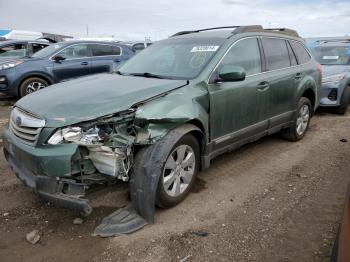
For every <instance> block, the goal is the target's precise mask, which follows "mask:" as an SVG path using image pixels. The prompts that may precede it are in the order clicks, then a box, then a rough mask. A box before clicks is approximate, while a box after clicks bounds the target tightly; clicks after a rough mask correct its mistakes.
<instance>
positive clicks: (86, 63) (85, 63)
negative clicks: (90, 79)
mask: <svg viewBox="0 0 350 262" xmlns="http://www.w3.org/2000/svg"><path fill="white" fill-rule="evenodd" d="M80 64H81V65H88V64H89V62H81V63H80Z"/></svg>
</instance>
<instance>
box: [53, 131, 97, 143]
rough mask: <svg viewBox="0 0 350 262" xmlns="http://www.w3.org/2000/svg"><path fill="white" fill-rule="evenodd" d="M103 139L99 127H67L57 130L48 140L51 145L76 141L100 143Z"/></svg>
mask: <svg viewBox="0 0 350 262" xmlns="http://www.w3.org/2000/svg"><path fill="white" fill-rule="evenodd" d="M100 141H102V138H101V137H100V136H99V129H98V128H97V127H92V128H89V129H88V130H85V131H84V130H83V129H82V128H81V127H67V128H63V129H59V130H57V131H56V132H55V133H54V134H53V135H52V136H51V137H50V139H49V140H48V141H47V143H48V144H50V145H57V144H62V143H70V142H74V143H76V144H78V145H98V144H99V142H100Z"/></svg>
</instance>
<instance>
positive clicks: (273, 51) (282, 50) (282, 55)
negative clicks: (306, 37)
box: [262, 38, 290, 70]
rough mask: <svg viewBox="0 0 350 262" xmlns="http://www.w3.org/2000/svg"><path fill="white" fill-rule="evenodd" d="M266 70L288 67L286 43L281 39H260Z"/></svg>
mask: <svg viewBox="0 0 350 262" xmlns="http://www.w3.org/2000/svg"><path fill="white" fill-rule="evenodd" d="M262 44H263V48H264V53H265V56H266V62H267V69H268V70H276V69H282V68H287V67H289V66H290V60H289V53H288V49H287V43H286V41H285V40H283V39H277V38H262Z"/></svg>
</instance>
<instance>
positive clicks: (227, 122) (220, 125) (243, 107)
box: [208, 37, 269, 143]
mask: <svg viewBox="0 0 350 262" xmlns="http://www.w3.org/2000/svg"><path fill="white" fill-rule="evenodd" d="M224 65H234V66H240V67H243V68H244V69H245V72H246V78H245V80H243V81H239V82H219V83H212V84H209V86H208V90H209V95H210V131H211V140H216V141H227V140H229V141H228V142H230V143H232V142H235V141H238V140H240V139H242V138H244V137H249V136H253V135H254V134H257V133H260V132H263V131H264V130H266V128H267V125H268V104H269V83H268V82H267V81H266V80H265V79H264V74H260V73H261V71H262V63H261V55H260V48H259V45H258V40H257V38H255V37H250V38H245V39H242V40H239V41H238V42H236V43H235V44H234V45H233V46H232V47H231V49H230V50H229V51H228V53H227V54H226V55H225V57H224V58H223V60H222V61H221V62H220V64H219V66H218V67H217V70H216V71H215V72H214V77H215V74H216V75H217V74H218V71H219V70H220V68H221V67H222V66H224ZM211 79H213V77H211ZM218 143H219V142H218Z"/></svg>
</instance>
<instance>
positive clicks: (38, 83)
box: [19, 77, 49, 97]
mask: <svg viewBox="0 0 350 262" xmlns="http://www.w3.org/2000/svg"><path fill="white" fill-rule="evenodd" d="M48 85H49V83H48V82H47V81H45V80H44V79H42V78H40V77H30V78H28V79H26V80H24V81H23V83H22V84H21V86H20V87H19V94H20V96H21V97H24V96H26V95H29V94H31V93H34V92H36V91H38V90H40V89H42V88H45V87H47V86H48Z"/></svg>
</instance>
